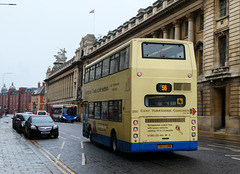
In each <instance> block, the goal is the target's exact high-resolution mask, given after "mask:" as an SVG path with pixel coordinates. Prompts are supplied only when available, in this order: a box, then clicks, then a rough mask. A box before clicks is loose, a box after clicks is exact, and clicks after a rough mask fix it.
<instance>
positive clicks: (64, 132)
mask: <svg viewBox="0 0 240 174" xmlns="http://www.w3.org/2000/svg"><path fill="white" fill-rule="evenodd" d="M59 133H61V134H67V133H65V132H62V131H59Z"/></svg>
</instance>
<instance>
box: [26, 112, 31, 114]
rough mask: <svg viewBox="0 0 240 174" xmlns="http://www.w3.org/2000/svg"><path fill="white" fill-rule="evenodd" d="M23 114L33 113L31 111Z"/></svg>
mask: <svg viewBox="0 0 240 174" xmlns="http://www.w3.org/2000/svg"><path fill="white" fill-rule="evenodd" d="M24 114H33V113H32V112H24Z"/></svg>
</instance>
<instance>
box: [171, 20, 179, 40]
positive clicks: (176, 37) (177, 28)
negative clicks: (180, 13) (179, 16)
mask: <svg viewBox="0 0 240 174" xmlns="http://www.w3.org/2000/svg"><path fill="white" fill-rule="evenodd" d="M173 24H174V25H175V36H174V39H176V40H180V31H181V30H180V23H179V21H175V22H174V23H173Z"/></svg>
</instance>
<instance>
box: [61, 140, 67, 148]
mask: <svg viewBox="0 0 240 174" xmlns="http://www.w3.org/2000/svg"><path fill="white" fill-rule="evenodd" d="M65 143H66V141H64V142H63V143H62V147H61V149H63V148H64V146H65Z"/></svg>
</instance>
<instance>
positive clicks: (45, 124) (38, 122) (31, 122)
mask: <svg viewBox="0 0 240 174" xmlns="http://www.w3.org/2000/svg"><path fill="white" fill-rule="evenodd" d="M58 134H59V133H58V125H56V124H55V123H54V121H53V119H52V118H51V117H50V116H39V115H38V116H30V117H29V118H28V120H27V121H26V122H25V132H24V135H25V136H26V137H28V138H30V139H31V138H38V137H52V136H53V137H54V138H57V137H58Z"/></svg>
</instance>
